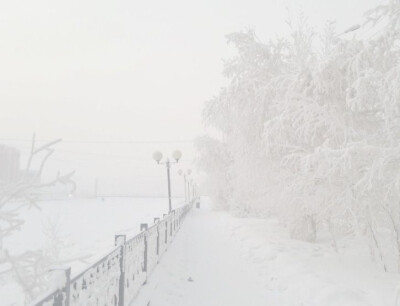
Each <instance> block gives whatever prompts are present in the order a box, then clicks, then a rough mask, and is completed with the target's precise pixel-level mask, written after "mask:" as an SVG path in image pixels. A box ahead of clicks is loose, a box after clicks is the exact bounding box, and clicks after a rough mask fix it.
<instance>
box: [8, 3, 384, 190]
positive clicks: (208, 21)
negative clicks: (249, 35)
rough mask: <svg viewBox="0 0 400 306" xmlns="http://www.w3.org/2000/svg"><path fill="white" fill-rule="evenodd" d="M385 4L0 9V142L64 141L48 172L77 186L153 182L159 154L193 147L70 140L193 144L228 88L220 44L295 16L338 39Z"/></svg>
mask: <svg viewBox="0 0 400 306" xmlns="http://www.w3.org/2000/svg"><path fill="white" fill-rule="evenodd" d="M380 2H381V1H380V0H351V1H349V0H347V1H346V0H335V1H333V0H302V1H300V0H298V1H295V0H291V1H290V0H286V1H277V0H269V1H268V0H265V1H255V0H247V1H244V0H231V1H224V0H202V1H188V0H186V1H184V0H170V1H162V0H157V1H136V0H130V1H128V0H113V1H111V0H108V1H104V0H95V1H92V0H90V1H89V0H68V1H55V0H36V1H32V0H19V1H5V0H3V1H1V2H0V103H1V112H0V138H7V139H8V138H18V139H20V138H21V139H26V138H29V137H30V136H31V134H32V133H33V131H36V133H37V135H38V137H39V138H42V139H51V138H58V137H62V138H63V139H64V140H65V141H66V143H65V144H63V145H62V146H60V147H59V152H58V156H55V158H58V160H59V161H60V162H61V161H64V162H65V163H62V166H60V165H61V164H59V165H57V166H55V167H62V168H69V167H71V168H74V169H76V168H80V169H81V174H80V176H79V174H78V177H80V179H81V180H88V181H90V180H92V179H93V177H96V176H102V175H103V176H105V177H106V176H107V177H109V178H110V177H113V178H115V177H119V178H122V177H124V178H126V180H125V181H124V184H127V183H126V182H127V181H129V178H131V179H132V178H133V177H135V178H139V177H141V178H143V176H144V173H147V172H148V170H147V168H148V167H150V165H148V167H147V166H146V165H147V164H146V163H147V162H150V163H151V159H150V158H151V156H149V155H151V154H150V153H151V152H152V150H153V149H155V148H156V147H161V149H164V150H165V153H168V152H169V151H171V150H172V148H173V147H174V146H175V147H176V146H181V149H182V151H184V156H186V160H187V161H189V160H190V159H191V158H192V157H193V149H192V147H191V145H190V144H187V143H186V144H172V145H168V146H167V145H159V144H154V145H139V144H138V145H135V146H133V147H132V146H128V145H123V146H121V145H119V146H113V147H111V148H110V146H95V145H84V144H80V145H77V144H68V143H67V142H68V141H75V140H82V141H88V140H89V141H90V140H170V139H173V140H186V139H192V138H194V137H196V136H197V135H200V134H202V133H203V127H202V124H201V110H202V106H203V103H204V101H206V100H207V99H209V98H211V97H212V96H213V95H216V94H217V93H218V90H219V88H220V87H221V86H222V85H223V84H224V79H223V78H222V76H221V71H222V59H224V58H227V57H229V56H231V54H232V50H231V49H230V48H229V47H228V46H227V45H226V41H225V37H224V36H225V35H226V34H228V33H231V32H234V31H240V30H243V29H246V28H253V29H254V30H255V31H256V33H257V35H258V37H259V38H260V39H261V40H263V41H267V40H269V39H270V38H274V37H275V36H280V35H285V34H286V33H287V28H286V26H285V20H286V17H287V13H286V7H289V8H290V9H291V10H292V11H297V9H299V8H302V10H303V11H304V13H305V15H306V16H308V17H309V19H310V23H311V24H312V25H314V26H316V27H317V28H318V27H321V26H322V25H323V24H324V22H325V21H326V20H328V19H332V20H337V29H338V31H340V30H345V29H346V28H348V27H349V26H352V25H353V24H355V23H359V22H361V20H362V19H361V17H362V14H363V12H364V11H365V10H367V9H369V8H372V7H374V6H376V5H378V4H379V3H380ZM0 143H1V141H0ZM14 145H17V146H20V147H23V145H22V144H14ZM127 146H128V147H127ZM185 150H186V152H185ZM185 153H186V155H185ZM107 156H108V157H109V158H107ZM113 156H114V157H113ZM117 156H119V157H117ZM148 156H149V160H147V157H148ZM118 158H119V159H118ZM128 158H132V160H129V162H127V161H126V160H127V159H128ZM124 159H125V160H124ZM130 166H132V168H131V169H130V168H129V167H130ZM85 167H86V170H85ZM143 167H144V168H143ZM146 167H147V168H146ZM139 168H140V169H142V168H143V169H144V170H143V169H142V170H140V171H139V170H138V169H139ZM127 169H129V170H127ZM158 171H159V170H158ZM150 172H151V171H150ZM106 174H107V175H106ZM112 174H113V175H112ZM154 175H155V174H154V173H153V174H149V175H148V176H149V177H152V176H154ZM157 175H158V174H157ZM121 180H122V179H121Z"/></svg>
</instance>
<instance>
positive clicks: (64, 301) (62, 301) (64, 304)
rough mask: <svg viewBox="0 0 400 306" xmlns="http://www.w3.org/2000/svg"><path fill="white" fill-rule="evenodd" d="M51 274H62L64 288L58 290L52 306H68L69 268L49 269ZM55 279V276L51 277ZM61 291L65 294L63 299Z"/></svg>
mask: <svg viewBox="0 0 400 306" xmlns="http://www.w3.org/2000/svg"><path fill="white" fill-rule="evenodd" d="M50 271H51V272H53V273H60V272H61V271H62V273H64V277H65V286H64V288H59V289H58V291H57V292H56V294H55V295H54V300H53V306H69V304H70V303H69V301H70V299H69V298H70V297H69V296H70V289H71V268H70V267H65V268H63V267H55V268H53V269H50ZM53 277H57V276H53ZM63 291H64V293H65V297H64V296H63Z"/></svg>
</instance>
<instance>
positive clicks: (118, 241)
mask: <svg viewBox="0 0 400 306" xmlns="http://www.w3.org/2000/svg"><path fill="white" fill-rule="evenodd" d="M114 243H115V246H120V247H121V255H120V258H119V269H120V275H119V293H118V306H124V297H125V243H126V235H115V238H114Z"/></svg>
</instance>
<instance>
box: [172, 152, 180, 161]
mask: <svg viewBox="0 0 400 306" xmlns="http://www.w3.org/2000/svg"><path fill="white" fill-rule="evenodd" d="M172 157H173V158H174V159H175V160H176V161H179V160H180V159H181V157H182V152H181V151H178V150H175V151H174V152H172Z"/></svg>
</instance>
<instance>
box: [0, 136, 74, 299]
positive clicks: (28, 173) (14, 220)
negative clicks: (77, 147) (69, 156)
mask: <svg viewBox="0 0 400 306" xmlns="http://www.w3.org/2000/svg"><path fill="white" fill-rule="evenodd" d="M59 141H61V140H56V141H52V142H49V143H47V144H45V145H42V146H39V147H37V146H36V142H35V136H34V137H33V140H32V147H31V152H30V155H29V158H28V162H27V166H26V168H25V169H24V171H23V174H22V175H21V177H20V179H19V180H17V181H16V182H13V183H10V184H1V185H0V266H2V272H1V274H0V275H2V276H4V275H6V276H7V277H9V276H12V277H13V279H14V280H15V282H16V283H17V284H18V285H19V286H20V287H21V289H22V291H23V293H24V294H25V302H26V303H29V302H30V301H32V300H33V299H34V298H35V297H37V295H39V294H42V293H43V291H44V290H46V289H48V288H46V286H47V285H48V282H47V280H48V277H49V269H50V268H51V267H52V266H53V265H60V262H59V260H60V256H59V252H60V251H61V249H62V248H63V247H64V245H63V243H62V241H61V240H59V239H58V238H57V235H56V233H55V231H54V230H53V228H54V226H55V225H54V224H53V223H51V222H50V225H51V228H49V229H48V230H47V232H46V233H45V234H46V235H47V236H48V238H49V239H48V240H49V243H50V245H49V247H47V248H46V249H43V250H29V251H26V252H23V253H14V252H13V251H12V250H8V249H7V247H6V245H5V244H4V239H5V238H7V237H11V238H12V237H13V235H14V234H15V233H16V232H17V231H19V230H20V229H21V228H22V226H23V225H24V220H23V218H22V217H21V213H22V211H23V210H24V209H31V208H36V209H40V207H39V206H38V205H37V203H36V201H37V199H38V196H40V195H41V194H42V192H43V189H46V188H49V187H51V186H55V185H58V184H63V185H69V186H70V189H71V192H73V191H74V189H75V183H74V182H73V181H72V179H71V177H72V175H73V172H71V173H69V174H66V175H60V174H58V175H57V176H56V177H55V178H54V179H53V180H51V181H48V182H41V180H40V177H41V176H42V173H43V170H44V169H45V166H46V163H47V161H48V159H49V158H50V156H51V155H52V154H53V153H54V148H53V147H54V145H55V144H57V143H58V142H59ZM34 164H38V167H37V169H34V170H33V168H34V167H33V165H34Z"/></svg>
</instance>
